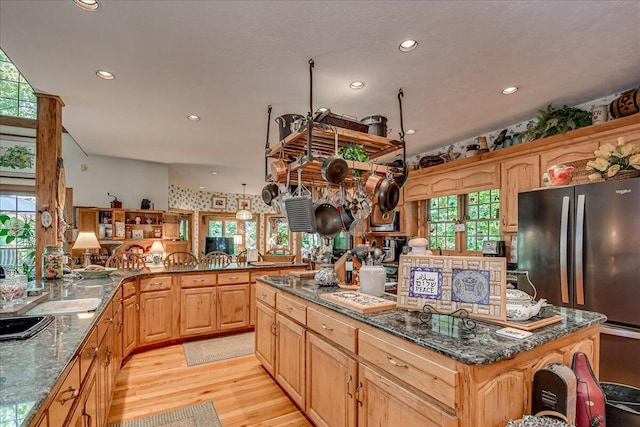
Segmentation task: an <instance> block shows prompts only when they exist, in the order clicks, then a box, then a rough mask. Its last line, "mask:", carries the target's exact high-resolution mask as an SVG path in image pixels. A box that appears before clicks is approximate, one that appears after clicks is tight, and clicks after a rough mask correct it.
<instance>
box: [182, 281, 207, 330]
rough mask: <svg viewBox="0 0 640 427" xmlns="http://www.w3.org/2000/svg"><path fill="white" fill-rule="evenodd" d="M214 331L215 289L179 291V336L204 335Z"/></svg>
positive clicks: (203, 288) (204, 288)
mask: <svg viewBox="0 0 640 427" xmlns="http://www.w3.org/2000/svg"><path fill="white" fill-rule="evenodd" d="M215 330H216V288H215V286H207V287H202V288H188V289H182V290H181V291H180V335H181V336H187V335H193V334H205V333H211V332H215Z"/></svg>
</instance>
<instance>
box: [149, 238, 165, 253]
mask: <svg viewBox="0 0 640 427" xmlns="http://www.w3.org/2000/svg"><path fill="white" fill-rule="evenodd" d="M149 252H151V253H152V254H161V253H162V252H164V246H162V242H161V241H160V240H156V241H155V242H153V245H151V248H150V249H149Z"/></svg>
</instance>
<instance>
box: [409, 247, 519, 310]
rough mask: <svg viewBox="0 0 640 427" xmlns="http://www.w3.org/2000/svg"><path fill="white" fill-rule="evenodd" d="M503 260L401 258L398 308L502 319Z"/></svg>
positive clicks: (416, 256)
mask: <svg viewBox="0 0 640 427" xmlns="http://www.w3.org/2000/svg"><path fill="white" fill-rule="evenodd" d="M506 271H507V261H506V258H498V257H462V256H419V255H401V256H400V262H399V267H398V308H405V309H408V310H413V311H422V308H423V307H424V305H425V304H429V305H431V306H432V307H433V308H435V309H436V310H438V311H439V312H440V313H453V312H454V311H456V310H459V309H461V308H463V309H465V310H467V311H468V312H469V316H471V317H478V318H484V319H488V320H491V319H494V320H505V319H506V316H507V311H506V289H507V281H506Z"/></svg>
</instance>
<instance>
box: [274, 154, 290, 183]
mask: <svg viewBox="0 0 640 427" xmlns="http://www.w3.org/2000/svg"><path fill="white" fill-rule="evenodd" d="M287 169H288V168H287V165H286V163H285V162H284V161H283V160H280V159H277V160H275V161H274V162H273V163H271V177H272V178H273V180H274V181H276V182H281V181H283V180H284V179H285V178H286V177H287Z"/></svg>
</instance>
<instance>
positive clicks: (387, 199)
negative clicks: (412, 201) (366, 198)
mask: <svg viewBox="0 0 640 427" xmlns="http://www.w3.org/2000/svg"><path fill="white" fill-rule="evenodd" d="M376 197H377V198H378V207H379V208H380V211H381V212H382V213H385V212H391V211H392V210H394V209H395V208H396V206H398V202H399V201H400V187H399V186H398V184H397V183H396V182H395V181H394V180H393V178H392V177H391V174H388V175H387V177H386V178H385V179H384V180H383V181H382V183H381V184H380V186H379V187H378V191H377V192H376Z"/></svg>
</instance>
